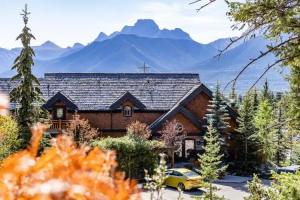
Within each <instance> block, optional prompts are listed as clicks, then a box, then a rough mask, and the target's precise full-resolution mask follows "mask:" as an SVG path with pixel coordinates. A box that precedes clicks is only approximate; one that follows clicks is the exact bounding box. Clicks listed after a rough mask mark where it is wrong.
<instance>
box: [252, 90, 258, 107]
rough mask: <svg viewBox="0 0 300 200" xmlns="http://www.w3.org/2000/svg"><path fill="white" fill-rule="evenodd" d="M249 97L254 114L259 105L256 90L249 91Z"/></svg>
mask: <svg viewBox="0 0 300 200" xmlns="http://www.w3.org/2000/svg"><path fill="white" fill-rule="evenodd" d="M251 97H252V107H253V111H254V112H256V111H257V108H258V104H259V99H258V92H257V90H256V88H254V90H252V91H251Z"/></svg>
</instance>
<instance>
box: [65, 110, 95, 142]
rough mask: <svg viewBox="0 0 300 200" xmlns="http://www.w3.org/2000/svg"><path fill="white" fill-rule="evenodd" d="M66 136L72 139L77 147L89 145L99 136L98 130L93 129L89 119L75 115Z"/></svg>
mask: <svg viewBox="0 0 300 200" xmlns="http://www.w3.org/2000/svg"><path fill="white" fill-rule="evenodd" d="M65 134H66V135H67V136H69V137H72V138H73V140H74V141H75V142H76V144H77V145H80V144H88V143H90V142H91V141H92V140H93V139H94V138H96V137H97V136H98V129H95V128H92V127H91V125H90V122H89V121H88V120H87V119H82V118H80V116H79V115H78V114H77V113H75V115H73V119H72V120H71V123H70V124H68V127H67V130H66V132H65Z"/></svg>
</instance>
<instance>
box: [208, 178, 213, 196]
mask: <svg viewBox="0 0 300 200" xmlns="http://www.w3.org/2000/svg"><path fill="white" fill-rule="evenodd" d="M209 199H210V200H213V191H212V183H211V182H210V183H209Z"/></svg>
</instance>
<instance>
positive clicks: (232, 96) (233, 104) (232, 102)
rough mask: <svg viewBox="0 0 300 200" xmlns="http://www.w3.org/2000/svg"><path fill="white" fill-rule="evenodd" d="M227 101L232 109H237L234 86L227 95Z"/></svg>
mask: <svg viewBox="0 0 300 200" xmlns="http://www.w3.org/2000/svg"><path fill="white" fill-rule="evenodd" d="M228 98H229V101H230V105H231V107H232V108H235V109H238V106H239V104H238V96H237V93H236V89H235V86H234V85H232V87H231V91H230V93H229V96H228Z"/></svg>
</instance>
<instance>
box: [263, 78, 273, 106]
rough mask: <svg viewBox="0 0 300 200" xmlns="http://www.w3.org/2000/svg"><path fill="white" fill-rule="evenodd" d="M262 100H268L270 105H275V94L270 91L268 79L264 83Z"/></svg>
mask: <svg viewBox="0 0 300 200" xmlns="http://www.w3.org/2000/svg"><path fill="white" fill-rule="evenodd" d="M260 100H261V101H263V100H268V101H269V103H271V104H273V105H274V103H275V102H274V101H275V98H274V94H273V92H272V91H271V90H270V88H269V83H268V80H267V79H266V81H265V83H264V86H263V89H262V91H261V94H260Z"/></svg>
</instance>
